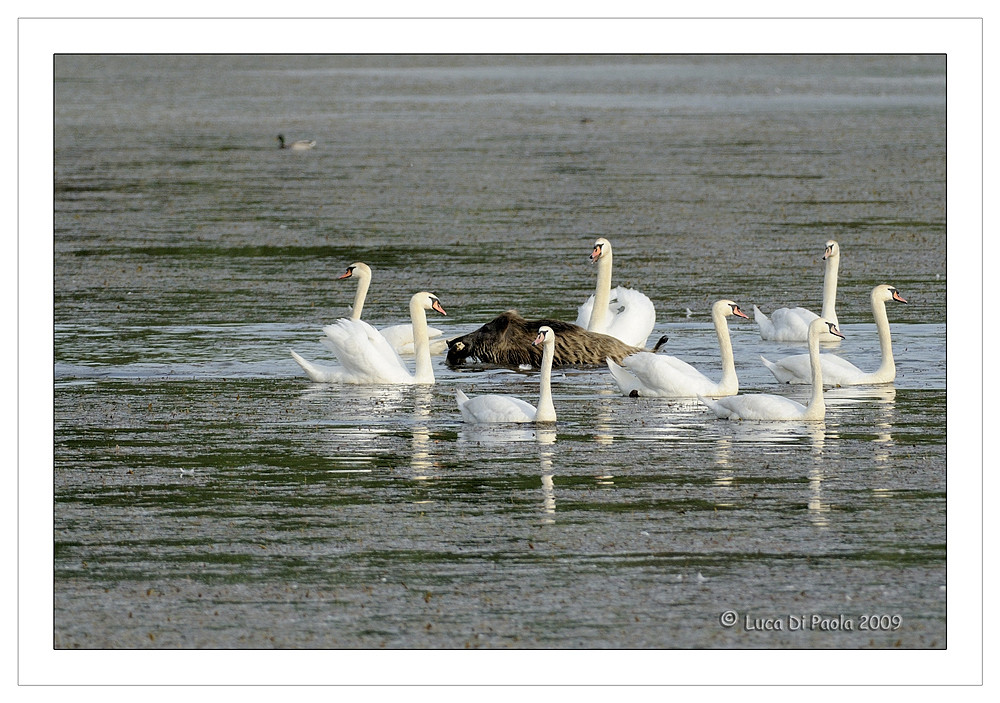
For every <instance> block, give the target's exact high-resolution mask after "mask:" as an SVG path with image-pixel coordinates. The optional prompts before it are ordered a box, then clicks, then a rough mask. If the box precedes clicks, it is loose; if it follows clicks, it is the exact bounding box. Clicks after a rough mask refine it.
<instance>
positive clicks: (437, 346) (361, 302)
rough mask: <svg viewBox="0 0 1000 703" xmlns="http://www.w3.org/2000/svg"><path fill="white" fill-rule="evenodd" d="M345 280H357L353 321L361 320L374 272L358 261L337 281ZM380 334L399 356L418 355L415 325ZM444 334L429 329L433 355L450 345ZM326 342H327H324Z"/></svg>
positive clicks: (395, 328)
mask: <svg viewBox="0 0 1000 703" xmlns="http://www.w3.org/2000/svg"><path fill="white" fill-rule="evenodd" d="M345 278H356V279H357V280H358V288H357V291H356V292H355V293H354V305H352V306H351V319H352V320H360V319H361V311H362V309H364V306H365V299H366V298H367V297H368V288H369V286H370V285H371V282H372V270H371V267H370V266H368V264H364V263H362V262H360V261H356V262H354V263H353V264H351V265H350V266H348V267H347V270H346V271H345V272H344V273H342V274H341V275H340V276H338V277H337V280H338V281H340V280H343V279H345ZM379 334H381V335H382V336H383V337H385V339H386V341H387V342H389V344H390V345H391V346H392V348H393V349H395V350H396V353H397V354H405V355H412V354H415V353H416V350H415V348H414V345H413V324H412V323H411V324H405V325H392V326H390V327H383V328H382V329H380V330H379ZM443 334H444V333H443V332H442V331H441V330H439V329H437V328H436V327H428V328H427V336H428V338H429V339H430V340H431V341H430V345H431V354H440V353H441V352H443V351H444V350H445V349H446V348H447V346H448V343H447V342H446V341H445V340H444V338H443V336H442V335H443ZM324 341H325V340H324Z"/></svg>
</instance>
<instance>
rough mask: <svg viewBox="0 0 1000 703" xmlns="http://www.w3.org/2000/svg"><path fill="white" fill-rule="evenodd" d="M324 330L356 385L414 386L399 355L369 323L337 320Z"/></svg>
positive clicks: (411, 377)
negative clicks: (408, 384) (388, 384)
mask: <svg viewBox="0 0 1000 703" xmlns="http://www.w3.org/2000/svg"><path fill="white" fill-rule="evenodd" d="M323 331H324V332H326V336H327V338H328V339H329V340H330V343H331V344H332V346H333V349H334V352H335V353H336V354H337V358H338V359H339V360H340V363H341V364H342V365H343V366H344V369H345V371H346V372H347V373H348V375H349V376H350V377H351V378H353V381H352V382H355V383H413V376H412V375H411V374H410V372H409V370H408V369H407V368H406V365H405V364H404V363H403V360H402V359H401V358H400V357H399V354H397V353H396V352H395V350H394V349H393V348H392V346H391V345H390V344H389V342H387V341H386V339H385V337H383V336H382V335H381V334H379V332H378V330H376V329H375V328H374V327H372V326H371V325H369V324H368V323H367V322H364V321H363V320H337V321H336V322H335V323H333V324H332V325H327V326H326V327H324V328H323ZM345 380H346V379H345Z"/></svg>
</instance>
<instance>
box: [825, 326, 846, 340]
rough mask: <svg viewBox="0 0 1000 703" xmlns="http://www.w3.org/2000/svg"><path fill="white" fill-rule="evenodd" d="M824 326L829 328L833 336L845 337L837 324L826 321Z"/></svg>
mask: <svg viewBox="0 0 1000 703" xmlns="http://www.w3.org/2000/svg"><path fill="white" fill-rule="evenodd" d="M826 326H827V327H828V328H829V330H830V334H832V335H834V336H835V337H840V338H841V339H847V337H845V336H844V335H842V334H841V333H840V330H839V329H837V326H836V325H835V324H833V323H832V322H827V323H826Z"/></svg>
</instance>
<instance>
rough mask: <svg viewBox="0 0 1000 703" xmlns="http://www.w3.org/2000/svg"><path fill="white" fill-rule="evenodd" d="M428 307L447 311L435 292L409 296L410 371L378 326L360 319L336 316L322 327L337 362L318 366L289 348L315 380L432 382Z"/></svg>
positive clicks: (372, 382)
mask: <svg viewBox="0 0 1000 703" xmlns="http://www.w3.org/2000/svg"><path fill="white" fill-rule="evenodd" d="M427 310H435V311H437V312H439V313H441V314H442V315H447V314H448V313H446V312H445V311H444V308H443V307H442V306H441V301H439V300H438V298H437V296H435V295H433V294H432V293H428V292H426V291H422V292H420V293H416V294H415V295H414V296H413V297H412V298H410V319H411V320H412V321H413V339H414V346H415V347H416V351H415V357H416V364H415V369H414V372H413V373H412V374H411V373H410V371H409V369H408V368H407V367H406V364H405V363H403V360H402V359H401V358H400V356H399V354H397V353H396V351H395V350H394V349H393V348H392V346H391V345H390V344H389V342H387V341H386V339H385V337H383V336H382V335H381V334H379V332H378V330H376V329H375V328H374V327H372V326H371V325H369V324H368V323H367V322H365V321H363V320H346V319H345V320H337V321H336V322H335V323H333V324H332V325H327V326H326V327H324V328H323V331H324V332H326V335H327V337H328V338H329V341H330V344H331V348H332V349H333V350H334V352H335V353H336V355H337V359H338V360H339V361H340V363H341V365H340V366H318V365H316V364H313V363H311V362H309V361H306V360H305V359H303V358H302V357H301V356H299V355H298V354H296V353H295V352H294V351H292V357H293V358H294V359H295V361H297V362H298V364H299V366H301V367H302V369H303V370H304V371H305V372H306V375H308V376H309V378H311V379H312V380H314V381H318V382H323V383H356V384H380V383H388V384H427V383H434V367H433V366H432V364H431V350H430V342H429V340H428V337H427V312H426V311H427Z"/></svg>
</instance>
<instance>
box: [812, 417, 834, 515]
mask: <svg viewBox="0 0 1000 703" xmlns="http://www.w3.org/2000/svg"><path fill="white" fill-rule="evenodd" d="M809 430H810V432H809V435H810V438H811V440H812V453H813V467H812V469H810V470H809V503H808V507H809V520H810V521H811V522H812V524H813V525H815V526H816V527H820V528H825V527H828V526H829V524H830V520H829V518H828V517H827V514H828V513H829V512H830V504H829V503H824V502H823V479H824V478H825V476H826V474H825V473H824V467H825V464H824V461H823V449H824V447H825V446H826V424H825V423H816V425H815V426H814V427H810V428H809Z"/></svg>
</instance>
